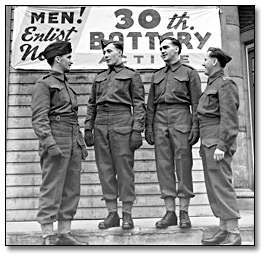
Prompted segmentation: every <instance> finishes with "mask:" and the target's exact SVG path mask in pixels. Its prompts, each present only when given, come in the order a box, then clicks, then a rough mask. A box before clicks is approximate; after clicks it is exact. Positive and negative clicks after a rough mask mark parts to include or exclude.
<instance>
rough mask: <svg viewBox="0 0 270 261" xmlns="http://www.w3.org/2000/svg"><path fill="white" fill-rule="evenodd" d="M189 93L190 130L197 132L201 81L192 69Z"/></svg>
mask: <svg viewBox="0 0 270 261" xmlns="http://www.w3.org/2000/svg"><path fill="white" fill-rule="evenodd" d="M189 93H190V100H191V108H192V130H193V131H198V130H199V122H198V117H197V107H198V103H199V99H200V96H201V93H202V92H201V79H200V76H199V74H198V72H197V71H196V70H195V69H193V70H192V71H191V73H190V80H189Z"/></svg>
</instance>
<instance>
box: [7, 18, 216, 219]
mask: <svg viewBox="0 0 270 261" xmlns="http://www.w3.org/2000/svg"><path fill="white" fill-rule="evenodd" d="M12 14H13V13H12ZM7 19H10V21H11V23H10V24H11V27H10V32H11V34H10V36H11V37H10V39H9V38H6V40H7V43H6V44H7V46H11V43H12V20H13V19H12V15H11V16H10V17H7ZM11 54H12V50H11ZM8 68H9V73H8V78H7V79H6V82H7V93H6V94H7V95H6V97H7V101H6V102H7V129H6V221H24V220H25V221H26V220H35V219H36V214H37V207H38V196H39V185H40V183H41V169H40V165H39V156H38V151H37V149H38V140H37V138H36V136H35V133H34V131H33V129H32V124H31V107H30V105H31V93H32V88H33V86H34V84H35V82H36V80H37V79H39V78H40V77H42V76H43V75H45V74H46V72H45V71H34V70H31V71H30V70H27V71H26V70H15V69H13V68H12V67H11V66H8ZM96 73H97V71H91V70H81V71H71V73H69V74H68V79H69V82H70V83H71V84H72V85H73V86H75V89H76V90H77V93H78V103H79V123H80V126H81V127H82V130H83V122H84V118H85V113H86V105H87V100H88V94H89V88H91V85H92V82H93V79H94V77H95V75H96ZM140 73H141V76H142V79H143V82H144V86H145V91H146V101H147V94H148V92H149V86H150V79H151V74H152V71H149V70H141V71H140ZM200 76H201V79H202V82H203V89H204V87H205V85H206V77H205V76H204V74H203V73H202V72H200ZM198 146H199V142H198V143H197V144H196V146H194V148H193V179H194V191H195V193H196V196H195V198H193V199H192V200H191V206H190V215H191V216H209V215H212V212H211V210H210V207H209V204H208V200H207V196H206V190H205V184H204V180H203V172H202V163H201V159H200V157H199V152H198V151H199V147H198ZM135 160H136V161H135V181H136V194H137V199H136V201H135V204H134V210H133V216H134V217H135V218H146V217H161V216H163V214H164V212H165V208H164V206H163V200H162V199H160V192H159V185H158V182H157V175H156V167H155V159H154V150H153V146H150V145H148V144H147V143H146V142H145V140H144V142H143V146H142V147H141V148H140V149H139V150H138V151H136V154H135ZM178 203H179V202H178V200H177V204H178ZM120 206H121V205H120ZM119 212H120V213H121V211H119ZM106 214H107V211H106V208H105V203H104V201H101V186H100V183H99V178H98V173H97V168H96V164H95V158H94V151H93V149H92V148H90V149H89V156H88V157H87V160H86V161H85V162H83V165H82V174H81V199H80V203H79V209H78V212H77V214H76V216H75V218H76V219H103V218H104V216H105V215H106Z"/></svg>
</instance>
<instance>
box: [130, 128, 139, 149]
mask: <svg viewBox="0 0 270 261" xmlns="http://www.w3.org/2000/svg"><path fill="white" fill-rule="evenodd" d="M141 146H142V135H141V132H140V131H132V133H131V138H130V148H131V150H137V149H138V148H140V147H141Z"/></svg>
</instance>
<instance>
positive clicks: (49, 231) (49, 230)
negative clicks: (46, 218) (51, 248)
mask: <svg viewBox="0 0 270 261" xmlns="http://www.w3.org/2000/svg"><path fill="white" fill-rule="evenodd" d="M41 231H42V237H43V238H45V237H47V236H52V235H54V232H53V223H48V224H43V225H41Z"/></svg>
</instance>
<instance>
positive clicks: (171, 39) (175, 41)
mask: <svg viewBox="0 0 270 261" xmlns="http://www.w3.org/2000/svg"><path fill="white" fill-rule="evenodd" d="M158 38H159V44H161V43H162V42H163V41H165V40H170V41H172V43H173V44H174V45H176V46H178V47H179V52H178V53H179V54H180V53H181V50H182V45H181V43H180V42H179V41H178V40H177V39H175V38H174V37H172V36H159V37H158Z"/></svg>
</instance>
